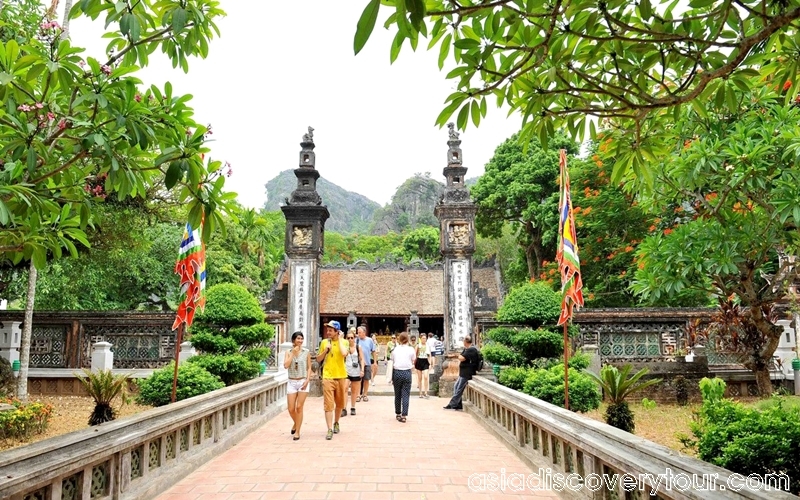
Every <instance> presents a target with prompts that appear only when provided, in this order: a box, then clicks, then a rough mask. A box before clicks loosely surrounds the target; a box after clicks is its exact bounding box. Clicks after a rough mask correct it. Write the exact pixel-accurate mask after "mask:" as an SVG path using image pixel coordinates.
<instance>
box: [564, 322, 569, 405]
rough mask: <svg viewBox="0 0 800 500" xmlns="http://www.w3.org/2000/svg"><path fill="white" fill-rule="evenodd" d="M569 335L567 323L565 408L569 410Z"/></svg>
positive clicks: (565, 341)
mask: <svg viewBox="0 0 800 500" xmlns="http://www.w3.org/2000/svg"><path fill="white" fill-rule="evenodd" d="M568 342H569V335H568V334H567V323H566V322H565V323H564V408H566V409H567V410H569V365H568V363H569V352H568V349H567V345H568Z"/></svg>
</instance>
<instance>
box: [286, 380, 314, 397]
mask: <svg viewBox="0 0 800 500" xmlns="http://www.w3.org/2000/svg"><path fill="white" fill-rule="evenodd" d="M305 383H306V379H304V378H303V379H300V380H292V379H289V383H288V384H287V386H286V394H297V393H298V392H308V386H306V388H305V390H303V384H305ZM308 385H311V384H310V383H309V384H308Z"/></svg>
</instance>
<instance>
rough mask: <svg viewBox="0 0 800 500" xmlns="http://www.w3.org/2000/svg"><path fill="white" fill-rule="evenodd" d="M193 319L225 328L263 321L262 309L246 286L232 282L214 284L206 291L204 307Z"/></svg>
mask: <svg viewBox="0 0 800 500" xmlns="http://www.w3.org/2000/svg"><path fill="white" fill-rule="evenodd" d="M195 321H196V322H197V323H200V324H202V325H216V326H218V327H220V328H223V329H225V330H229V329H230V328H232V327H235V326H239V325H253V324H255V323H263V322H264V311H262V310H261V306H259V304H258V300H257V299H256V298H255V297H254V296H253V295H252V294H251V293H250V292H248V291H247V288H245V287H243V286H241V285H235V284H233V283H221V284H219V285H214V286H212V287H210V288H209V289H208V291H207V292H206V307H205V310H204V311H202V312H198V314H197V316H196V317H195Z"/></svg>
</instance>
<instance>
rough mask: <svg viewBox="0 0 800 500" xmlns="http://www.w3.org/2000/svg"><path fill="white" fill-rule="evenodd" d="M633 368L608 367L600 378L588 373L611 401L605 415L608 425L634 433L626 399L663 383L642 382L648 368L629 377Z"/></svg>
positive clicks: (602, 371) (628, 366)
mask: <svg viewBox="0 0 800 500" xmlns="http://www.w3.org/2000/svg"><path fill="white" fill-rule="evenodd" d="M632 368H633V366H632V365H625V366H623V367H622V369H621V370H620V369H617V367H616V366H611V365H606V366H604V367H603V368H602V369H601V370H600V376H599V377H598V376H597V375H595V374H594V373H591V372H587V373H588V374H589V375H590V376H591V377H592V378H594V379H595V381H596V382H597V383H598V384H600V387H601V388H602V389H603V393H604V394H605V396H606V397H607V398H608V399H609V400H610V404H609V405H608V408H607V409H606V413H605V415H604V416H605V419H606V423H607V424H608V425H611V426H613V427H616V428H617V429H622V430H623V431H627V432H633V431H634V429H635V424H634V420H633V412H632V411H631V409H630V408H629V407H628V403H627V402H625V398H626V397H628V396H630V395H631V394H633V393H634V392H636V391H640V390H642V389H644V388H646V387H650V386H651V385H655V384H657V383H659V382H661V379H660V378H659V379H650V380H640V379H641V378H642V377H643V376H645V375H646V374H647V372H648V371H649V370H648V369H647V368H642V369H641V370H639V371H638V372H636V373H635V374H634V375H633V376H631V377H629V376H628V374H630V372H631V369H632Z"/></svg>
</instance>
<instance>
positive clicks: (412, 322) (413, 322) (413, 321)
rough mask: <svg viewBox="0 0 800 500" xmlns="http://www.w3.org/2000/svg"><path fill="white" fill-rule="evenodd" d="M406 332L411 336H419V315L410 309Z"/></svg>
mask: <svg viewBox="0 0 800 500" xmlns="http://www.w3.org/2000/svg"><path fill="white" fill-rule="evenodd" d="M408 333H409V334H410V335H411V336H412V337H417V338H419V316H417V311H411V316H409V318H408Z"/></svg>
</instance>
